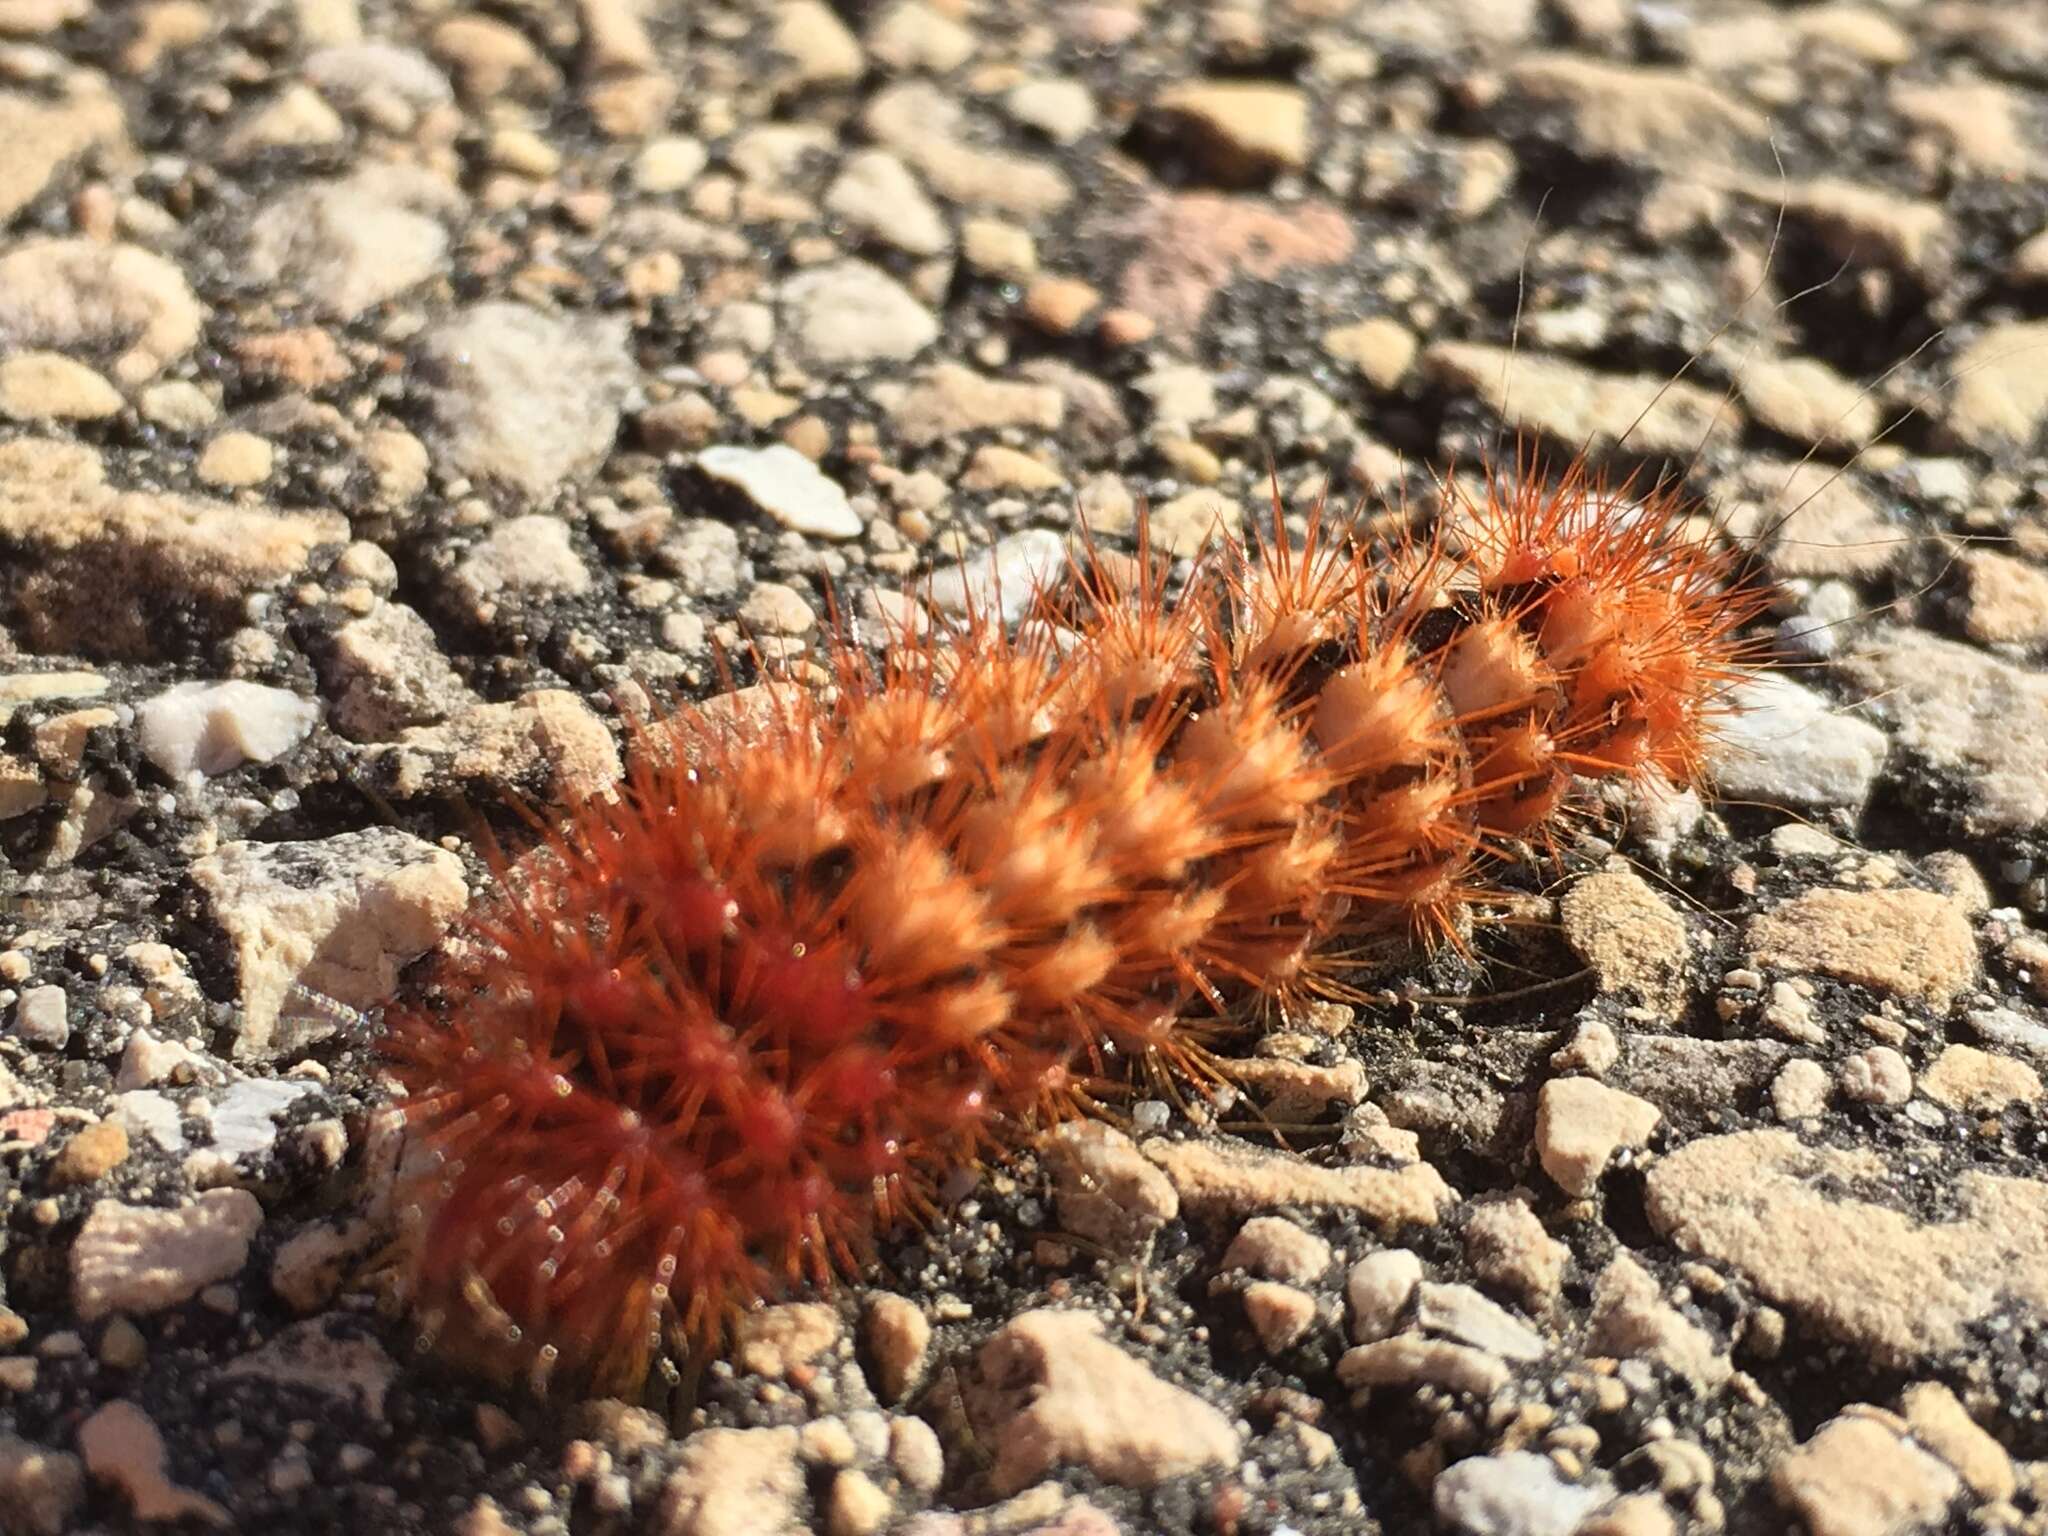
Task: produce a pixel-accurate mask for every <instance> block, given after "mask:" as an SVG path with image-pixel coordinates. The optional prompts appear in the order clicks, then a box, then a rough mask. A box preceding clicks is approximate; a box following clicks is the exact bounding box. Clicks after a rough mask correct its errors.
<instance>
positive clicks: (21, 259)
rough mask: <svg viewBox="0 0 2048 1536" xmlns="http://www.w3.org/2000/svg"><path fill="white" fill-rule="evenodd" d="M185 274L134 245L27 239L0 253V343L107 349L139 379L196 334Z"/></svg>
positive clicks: (121, 369)
mask: <svg viewBox="0 0 2048 1536" xmlns="http://www.w3.org/2000/svg"><path fill="white" fill-rule="evenodd" d="M204 318H205V311H204V310H203V309H202V308H201V307H200V304H199V301H198V300H197V299H196V298H194V297H193V294H192V289H191V286H190V285H189V284H187V283H186V281H185V274H184V273H183V272H181V271H179V270H178V268H177V267H175V266H174V265H172V264H171V263H170V262H168V261H166V260H164V258H163V257H161V256H158V255H155V254H153V253H151V252H149V251H145V250H143V249H142V248H141V247H140V246H135V245H105V244H101V243H100V242H99V241H96V240H27V241H24V242H22V243H21V244H19V245H17V246H15V247H14V248H13V249H12V250H11V251H9V252H7V254H6V255H4V256H0V347H6V348H10V349H12V348H31V347H42V348H48V349H49V350H51V351H54V352H67V353H76V352H91V353H102V354H106V355H107V356H108V357H110V358H111V360H112V369H113V373H114V376H115V378H116V379H118V380H120V381H121V382H123V383H130V384H139V383H141V382H142V381H143V380H145V379H148V378H151V377H153V376H154V375H155V374H156V373H157V372H158V371H159V370H161V369H162V368H163V367H164V366H165V365H166V364H168V363H173V362H176V361H177V360H178V359H179V358H181V357H183V356H184V355H185V354H186V353H187V352H189V351H191V350H192V347H193V346H194V344H195V343H197V342H198V340H199V327H200V324H201V322H202V321H203V320H204Z"/></svg>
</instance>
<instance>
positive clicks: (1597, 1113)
mask: <svg viewBox="0 0 2048 1536" xmlns="http://www.w3.org/2000/svg"><path fill="white" fill-rule="evenodd" d="M1662 1118H1663V1114H1662V1112H1661V1111H1660V1110H1659V1109H1658V1108H1657V1106H1656V1105H1654V1104H1651V1103H1648V1102H1647V1101H1645V1100H1643V1099H1639V1098H1637V1097H1635V1096H1634V1095H1633V1094H1628V1093H1623V1092H1622V1091H1621V1090H1620V1089H1618V1088H1610V1087H1608V1086H1607V1085H1606V1084H1605V1083H1600V1082H1595V1081H1594V1080H1593V1079H1592V1078H1589V1077H1562V1078H1553V1079H1551V1080H1550V1081H1549V1082H1547V1083H1545V1084H1544V1085H1543V1087H1542V1089H1541V1090H1540V1091H1539V1092H1538V1094H1537V1096H1536V1155H1537V1157H1538V1159H1539V1160H1540V1161H1541V1162H1542V1164H1543V1171H1544V1172H1545V1173H1547V1174H1549V1175H1550V1177H1551V1178H1552V1179H1553V1180H1555V1181H1556V1183H1557V1185H1558V1187H1559V1188H1560V1189H1562V1190H1563V1191H1564V1192H1565V1193H1566V1194H1568V1195H1577V1196H1586V1195H1590V1194H1592V1193H1593V1192H1594V1191H1595V1190H1596V1189H1598V1188H1599V1185H1600V1176H1601V1174H1603V1173H1604V1172H1605V1171H1606V1169H1607V1165H1608V1163H1609V1162H1610V1161H1611V1160H1612V1158H1613V1157H1614V1154H1615V1153H1616V1152H1618V1151H1620V1150H1622V1149H1623V1148H1634V1147H1641V1146H1643V1145H1644V1144H1645V1143H1646V1142H1648V1140H1649V1139H1650V1133H1651V1132H1652V1131H1654V1130H1655V1129H1656V1128H1657V1124H1658V1122H1659V1121H1660V1120H1661V1119H1662Z"/></svg>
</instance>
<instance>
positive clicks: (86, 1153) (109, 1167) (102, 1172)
mask: <svg viewBox="0 0 2048 1536" xmlns="http://www.w3.org/2000/svg"><path fill="white" fill-rule="evenodd" d="M126 1161H128V1133H127V1131H125V1130H124V1129H122V1127H121V1125H120V1122H119V1121H118V1120H113V1119H108V1120H101V1121H98V1122H97V1123H95V1124H92V1125H89V1126H87V1127H85V1129H83V1130H82V1131H80V1132H78V1134H77V1135H75V1136H73V1137H72V1138H71V1139H70V1140H69V1141H67V1142H65V1143H64V1145H63V1147H62V1148H61V1149H60V1150H59V1151H58V1153H57V1157H56V1161H55V1162H53V1163H52V1164H51V1165H50V1178H51V1179H52V1181H54V1182H55V1183H56V1184H57V1185H58V1186H59V1187H60V1188H66V1189H72V1188H78V1187H81V1186H83V1185H87V1184H96V1183H98V1182H99V1181H100V1180H101V1179H103V1178H105V1177H106V1176H107V1175H108V1174H109V1173H111V1172H113V1170H114V1169H116V1168H118V1167H120V1166H121V1164H123V1163H125V1162H126Z"/></svg>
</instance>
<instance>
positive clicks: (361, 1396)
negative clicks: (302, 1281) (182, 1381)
mask: <svg viewBox="0 0 2048 1536" xmlns="http://www.w3.org/2000/svg"><path fill="white" fill-rule="evenodd" d="M397 1376H398V1365H397V1362H395V1361H394V1360H393V1359H392V1358H391V1356H390V1355H388V1354H386V1353H385V1351H384V1347H383V1346H382V1345H381V1344H379V1343H378V1342H377V1341H376V1340H375V1339H373V1338H369V1337H366V1336H355V1337H351V1336H349V1335H347V1334H345V1333H337V1332H336V1331H335V1330H334V1329H333V1328H332V1327H330V1326H329V1323H328V1321H327V1320H326V1319H325V1318H317V1317H316V1318H312V1319H310V1320H309V1321H307V1322H303V1323H295V1324H293V1325H292V1326H291V1327H289V1328H287V1329H285V1330H284V1332H282V1333H280V1334H278V1335H277V1336H276V1337H275V1338H273V1339H271V1340H270V1341H269V1342H268V1343H267V1344H265V1345H264V1346H263V1347H262V1348H261V1349H259V1350H256V1351H254V1352H253V1353H251V1354H246V1355H241V1356H238V1357H237V1358H235V1359H234V1360H231V1361H229V1362H228V1364H227V1365H225V1366H223V1367H222V1368H221V1371H220V1375H219V1377H218V1378H217V1379H219V1380H222V1381H267V1382H272V1383H274V1384H276V1385H278V1386H285V1387H302V1388H305V1389H307V1390H309V1391H313V1392H318V1393H320V1394H322V1395H323V1396H327V1397H331V1398H338V1399H340V1400H341V1401H342V1402H344V1403H346V1404H348V1405H349V1406H350V1407H352V1408H353V1409H354V1410H355V1411H356V1412H358V1413H360V1414H362V1415H363V1416H364V1417H365V1418H367V1419H370V1420H371V1421H373V1422H381V1421H382V1420H383V1418H384V1398H385V1395H386V1394H387V1393H388V1392H389V1391H390V1390H391V1384H392V1382H393V1381H394V1380H396V1379H397Z"/></svg>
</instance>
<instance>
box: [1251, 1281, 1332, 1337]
mask: <svg viewBox="0 0 2048 1536" xmlns="http://www.w3.org/2000/svg"><path fill="white" fill-rule="evenodd" d="M1243 1302H1244V1315H1245V1319H1246V1321H1247V1322H1249V1323H1250V1324H1251V1325H1252V1332H1254V1333H1255V1334H1257V1335H1258V1336H1259V1343H1260V1345H1261V1347H1263V1348H1264V1349H1265V1351H1266V1353H1267V1354H1269V1355H1282V1354H1285V1353H1286V1352H1287V1351H1288V1350H1290V1349H1292V1348H1294V1346H1295V1345H1297V1344H1299V1343H1300V1342H1301V1341H1302V1340H1303V1339H1305V1338H1307V1337H1308V1334H1309V1330H1310V1329H1311V1328H1313V1327H1314V1326H1315V1321H1316V1299H1315V1297H1314V1296H1312V1295H1310V1294H1309V1293H1308V1292H1307V1291H1304V1290H1301V1289H1299V1288H1298V1287H1296V1286H1292V1285H1282V1284H1281V1283H1280V1282H1279V1281H1277V1280H1254V1281H1252V1282H1251V1283H1250V1284H1249V1285H1247V1286H1246V1287H1245V1288H1244V1291H1243Z"/></svg>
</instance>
